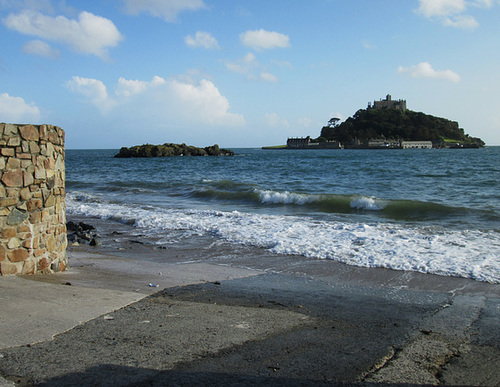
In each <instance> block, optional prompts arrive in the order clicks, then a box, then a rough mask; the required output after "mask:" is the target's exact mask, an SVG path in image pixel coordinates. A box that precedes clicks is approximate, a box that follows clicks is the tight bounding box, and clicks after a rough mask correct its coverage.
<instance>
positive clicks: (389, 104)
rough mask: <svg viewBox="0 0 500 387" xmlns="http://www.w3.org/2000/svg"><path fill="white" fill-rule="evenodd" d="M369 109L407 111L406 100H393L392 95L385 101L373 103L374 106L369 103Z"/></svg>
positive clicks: (388, 95)
mask: <svg viewBox="0 0 500 387" xmlns="http://www.w3.org/2000/svg"><path fill="white" fill-rule="evenodd" d="M368 109H375V110H382V109H396V110H401V111H403V112H404V111H406V100H404V99H398V100H397V101H396V100H392V98H391V95H390V94H387V96H386V97H385V99H381V100H380V101H373V105H372V103H371V102H368Z"/></svg>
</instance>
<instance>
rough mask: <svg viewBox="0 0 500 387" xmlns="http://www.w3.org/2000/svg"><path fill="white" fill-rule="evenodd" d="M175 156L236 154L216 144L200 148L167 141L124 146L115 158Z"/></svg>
mask: <svg viewBox="0 0 500 387" xmlns="http://www.w3.org/2000/svg"><path fill="white" fill-rule="evenodd" d="M174 156H234V152H233V151H232V150H229V149H222V148H220V147H219V145H217V144H215V145H212V146H207V147H205V148H198V147H195V146H191V145H186V144H184V143H183V144H171V143H165V144H162V145H151V144H145V145H135V146H132V147H130V148H127V147H123V148H121V149H120V151H119V152H118V153H117V154H116V155H115V156H114V157H115V158H135V157H174Z"/></svg>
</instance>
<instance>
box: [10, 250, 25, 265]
mask: <svg viewBox="0 0 500 387" xmlns="http://www.w3.org/2000/svg"><path fill="white" fill-rule="evenodd" d="M7 256H8V257H9V260H10V261H11V262H22V261H25V260H26V259H28V250H26V249H15V250H11V251H9V252H8V253H7Z"/></svg>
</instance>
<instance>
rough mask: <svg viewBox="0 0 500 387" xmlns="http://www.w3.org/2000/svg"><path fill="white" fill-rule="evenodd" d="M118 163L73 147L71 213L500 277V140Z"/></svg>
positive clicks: (366, 262) (357, 260)
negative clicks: (465, 145) (473, 145)
mask: <svg viewBox="0 0 500 387" xmlns="http://www.w3.org/2000/svg"><path fill="white" fill-rule="evenodd" d="M234 151H235V152H236V153H237V155H236V156H234V157H176V158H151V159H115V158H113V155H114V154H116V153H117V150H67V151H66V189H67V197H66V203H67V212H68V215H69V216H71V215H75V216H85V217H97V218H100V219H105V220H109V221H111V222H119V223H126V224H128V225H132V226H133V228H134V229H135V230H137V232H138V233H141V234H142V235H144V236H145V237H146V238H150V239H151V241H152V243H155V244H157V245H158V246H159V247H168V246H169V244H172V243H182V241H183V240H186V239H187V238H197V237H200V236H203V237H207V236H209V237H210V238H214V239H215V240H220V241H223V242H224V243H228V244H234V245H247V246H254V247H257V248H262V249H266V250H268V251H269V252H272V253H276V254H285V255H294V256H296V255H299V256H304V257H306V258H308V259H323V260H332V261H337V262H342V263H345V264H348V265H356V266H363V267H385V268H390V269H395V270H409V271H418V272H423V273H432V274H437V275H443V276H459V277H465V278H472V279H474V280H477V281H486V282H491V283H500V184H499V181H500V147H489V148H484V149H460V150H444V149H443V150H425V149H414V150H413V149H412V150H261V149H234Z"/></svg>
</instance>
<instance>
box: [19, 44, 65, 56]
mask: <svg viewBox="0 0 500 387" xmlns="http://www.w3.org/2000/svg"><path fill="white" fill-rule="evenodd" d="M23 51H24V52H25V53H26V54H30V55H38V56H45V57H47V58H53V59H55V58H58V57H59V50H56V49H54V48H52V47H51V46H50V45H49V44H48V43H47V42H43V41H41V40H31V41H29V42H27V43H26V44H25V45H24V46H23Z"/></svg>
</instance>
